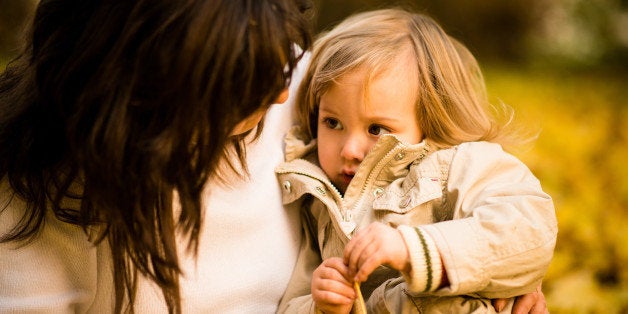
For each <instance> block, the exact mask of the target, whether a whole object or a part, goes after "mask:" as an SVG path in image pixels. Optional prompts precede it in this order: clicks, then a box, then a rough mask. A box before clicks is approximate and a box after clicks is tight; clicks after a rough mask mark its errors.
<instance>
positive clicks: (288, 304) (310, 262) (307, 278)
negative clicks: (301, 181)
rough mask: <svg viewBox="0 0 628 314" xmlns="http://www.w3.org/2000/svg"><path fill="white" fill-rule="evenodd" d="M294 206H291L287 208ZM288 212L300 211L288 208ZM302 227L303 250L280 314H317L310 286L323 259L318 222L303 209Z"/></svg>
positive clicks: (280, 308) (280, 304) (282, 302)
mask: <svg viewBox="0 0 628 314" xmlns="http://www.w3.org/2000/svg"><path fill="white" fill-rule="evenodd" d="M296 203H300V202H296ZM294 205H295V204H291V205H289V206H287V207H291V206H294ZM287 210H299V209H296V208H287ZM301 225H302V226H303V228H302V232H303V235H302V237H301V239H302V240H301V241H302V242H301V249H300V251H299V256H298V257H297V263H296V266H295V268H294V271H293V272H292V277H291V278H290V282H289V283H288V288H287V289H286V292H285V294H284V296H283V297H282V299H281V302H280V303H279V310H278V313H316V310H315V306H314V301H313V300H312V295H311V292H310V284H311V282H312V273H313V272H314V270H315V269H316V268H317V267H318V265H320V264H321V263H322V259H321V255H320V253H319V251H318V244H317V243H316V240H315V239H316V236H315V234H316V233H315V230H316V222H315V221H314V218H313V217H312V216H311V215H309V214H308V211H307V210H306V209H303V208H302V209H301ZM313 232H314V233H313Z"/></svg>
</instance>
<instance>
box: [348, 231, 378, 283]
mask: <svg viewBox="0 0 628 314" xmlns="http://www.w3.org/2000/svg"><path fill="white" fill-rule="evenodd" d="M379 246H380V244H379V242H377V241H371V240H369V239H364V241H361V243H360V244H358V245H356V246H355V247H354V249H353V251H351V252H349V257H348V260H349V263H348V265H347V266H348V268H349V275H350V276H351V277H350V278H351V280H356V279H357V278H356V274H357V273H358V272H361V273H362V275H361V276H360V277H359V279H360V280H359V281H364V280H366V277H368V275H370V274H371V272H372V270H373V269H375V268H376V267H377V266H379V264H378V265H375V267H372V264H373V263H378V262H381V261H380V259H381V257H380V256H379V255H380V254H378V252H379V251H380V249H379ZM365 266H366V268H365ZM371 268H372V269H371Z"/></svg>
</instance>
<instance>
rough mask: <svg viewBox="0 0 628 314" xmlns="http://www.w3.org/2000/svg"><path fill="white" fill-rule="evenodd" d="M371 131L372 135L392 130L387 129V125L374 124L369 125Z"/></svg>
mask: <svg viewBox="0 0 628 314" xmlns="http://www.w3.org/2000/svg"><path fill="white" fill-rule="evenodd" d="M369 133H370V134H372V135H376V136H380V135H384V134H388V133H390V130H388V129H386V128H385V127H383V126H381V125H377V124H372V125H370V126H369Z"/></svg>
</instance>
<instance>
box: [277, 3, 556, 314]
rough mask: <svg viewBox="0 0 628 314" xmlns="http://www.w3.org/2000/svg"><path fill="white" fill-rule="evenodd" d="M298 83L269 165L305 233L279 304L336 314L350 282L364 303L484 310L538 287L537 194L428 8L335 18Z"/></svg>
mask: <svg viewBox="0 0 628 314" xmlns="http://www.w3.org/2000/svg"><path fill="white" fill-rule="evenodd" d="M298 97H299V98H298V100H297V104H298V115H299V116H300V126H298V127H296V128H295V129H294V130H293V132H292V133H291V134H289V135H288V137H287V138H286V144H287V147H286V159H287V162H286V163H284V164H282V165H280V166H279V167H278V168H277V169H276V172H277V174H278V178H279V181H280V183H281V184H282V186H283V189H284V196H283V197H284V204H286V205H287V206H288V210H299V208H300V209H301V210H302V213H301V214H302V219H303V221H304V225H305V226H306V232H305V233H306V235H305V236H306V237H307V238H308V239H309V240H310V242H309V243H307V244H306V245H304V248H303V250H302V254H301V256H300V260H299V262H298V265H297V270H296V271H295V273H294V274H293V280H292V283H291V285H290V286H289V289H288V291H287V293H286V295H285V296H284V300H283V301H282V305H281V307H280V311H289V312H300V313H301V312H304V311H309V312H312V311H314V310H315V309H318V310H322V311H323V312H334V313H347V312H349V311H350V310H351V309H352V307H353V303H354V300H356V298H357V297H358V294H357V293H356V290H354V288H353V287H354V282H359V283H361V290H362V292H363V294H364V298H365V299H366V300H367V301H366V305H367V309H368V311H369V312H374V313H382V312H390V313H401V312H403V313H406V312H428V313H429V312H439V313H440V312H446V313H450V312H451V313H462V312H474V313H476V312H491V311H494V309H493V307H492V306H491V305H490V300H489V299H490V298H503V297H513V296H516V295H521V294H525V293H529V292H531V291H533V290H534V288H536V287H537V286H538V285H539V283H540V282H541V280H542V278H543V275H544V273H545V271H546V269H547V267H548V265H549V262H550V260H551V258H552V253H553V249H554V245H555V241H556V233H557V227H556V219H555V213H554V208H553V204H552V200H551V198H550V197H549V196H548V195H547V194H546V193H544V192H543V191H542V189H541V186H540V184H539V182H538V180H537V179H536V178H535V177H534V176H533V174H532V173H531V172H530V170H529V169H528V168H527V167H526V166H525V165H524V164H523V163H521V162H520V161H519V160H517V159H516V158H515V157H513V156H512V155H510V154H508V153H506V152H504V151H503V150H502V147H501V145H500V144H502V145H506V144H510V143H509V141H510V142H513V141H514V140H515V138H514V137H513V136H512V134H509V133H508V132H506V130H507V129H506V128H505V127H506V126H507V123H500V122H499V119H497V118H494V117H492V116H491V115H490V114H489V109H488V108H489V105H488V101H487V100H486V95H485V91H484V86H483V81H482V78H481V74H480V70H479V67H478V66H477V63H476V62H475V59H474V58H473V56H472V55H471V54H470V53H469V52H468V50H466V48H465V47H464V46H462V45H461V44H459V43H457V42H456V41H455V40H453V39H452V38H450V37H449V36H448V35H447V34H445V32H444V31H443V30H442V29H441V28H440V26H438V24H436V23H435V22H434V21H433V20H432V19H430V18H429V17H426V16H424V15H420V14H413V13H410V12H407V11H403V10H399V9H387V10H380V11H373V12H366V13H362V14H358V15H355V16H353V17H350V18H348V19H347V20H345V21H344V22H343V23H341V24H339V25H338V26H337V27H335V28H334V29H333V30H332V31H330V32H329V33H327V34H325V35H324V36H322V37H321V38H320V39H319V40H318V41H317V42H316V43H315V45H314V50H313V53H312V63H311V64H310V66H309V68H308V70H307V72H306V74H305V77H304V79H303V82H302V85H301V90H300V95H299V96H298ZM310 276H311V278H310ZM310 282H311V284H310ZM310 294H311V295H310ZM354 310H355V308H354ZM508 310H509V309H508Z"/></svg>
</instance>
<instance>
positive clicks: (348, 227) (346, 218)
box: [340, 210, 356, 236]
mask: <svg viewBox="0 0 628 314" xmlns="http://www.w3.org/2000/svg"><path fill="white" fill-rule="evenodd" d="M355 227H356V224H355V222H354V221H353V214H352V213H351V211H350V210H347V211H345V214H344V215H343V219H342V221H341V222H340V229H342V232H344V233H345V234H346V235H347V236H348V235H350V234H351V233H352V232H353V230H355Z"/></svg>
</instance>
